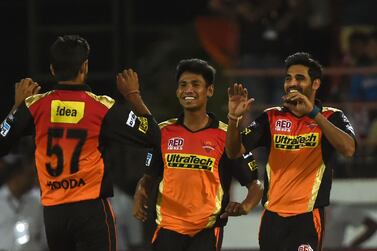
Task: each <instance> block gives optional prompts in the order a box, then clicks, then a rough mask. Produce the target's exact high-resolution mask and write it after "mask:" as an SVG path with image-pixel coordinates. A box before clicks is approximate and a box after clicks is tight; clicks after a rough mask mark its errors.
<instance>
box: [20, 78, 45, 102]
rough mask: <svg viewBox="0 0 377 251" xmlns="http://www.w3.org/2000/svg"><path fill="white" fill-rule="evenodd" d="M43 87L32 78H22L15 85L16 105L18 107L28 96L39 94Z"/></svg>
mask: <svg viewBox="0 0 377 251" xmlns="http://www.w3.org/2000/svg"><path fill="white" fill-rule="evenodd" d="M40 90H41V87H40V86H39V84H38V83H37V82H34V81H33V80H32V79H31V78H24V79H21V80H20V82H17V83H16V84H15V87H14V100H15V101H14V107H18V106H19V105H20V104H21V103H22V102H23V101H24V100H25V99H26V98H27V97H29V96H31V95H34V94H37V93H38V92H39V91H40Z"/></svg>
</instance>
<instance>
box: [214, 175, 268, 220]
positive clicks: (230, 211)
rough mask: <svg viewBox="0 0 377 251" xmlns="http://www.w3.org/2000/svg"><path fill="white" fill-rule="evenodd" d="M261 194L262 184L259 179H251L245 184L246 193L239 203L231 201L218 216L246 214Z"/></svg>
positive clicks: (253, 206) (256, 203)
mask: <svg viewBox="0 0 377 251" xmlns="http://www.w3.org/2000/svg"><path fill="white" fill-rule="evenodd" d="M262 195H263V185H262V183H261V182H260V181H259V180H253V181H251V182H250V183H249V184H248V185H247V195H246V197H245V199H244V200H243V201H242V202H241V203H239V202H234V201H231V202H229V203H228V205H227V206H226V208H225V212H224V213H223V214H221V216H220V218H226V217H228V216H240V215H246V214H248V213H249V212H250V211H251V210H252V209H253V208H255V207H256V206H257V205H258V203H259V201H260V200H261V198H262Z"/></svg>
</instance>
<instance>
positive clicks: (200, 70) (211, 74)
mask: <svg viewBox="0 0 377 251" xmlns="http://www.w3.org/2000/svg"><path fill="white" fill-rule="evenodd" d="M184 72H191V73H195V74H200V75H202V76H203V78H204V80H205V81H206V86H209V85H212V84H214V82H215V75H216V70H215V68H213V67H212V66H211V65H209V64H208V62H207V61H204V60H202V59H198V58H190V59H183V60H181V61H179V63H178V65H177V70H176V81H177V82H178V81H179V78H180V77H181V75H182V73H184Z"/></svg>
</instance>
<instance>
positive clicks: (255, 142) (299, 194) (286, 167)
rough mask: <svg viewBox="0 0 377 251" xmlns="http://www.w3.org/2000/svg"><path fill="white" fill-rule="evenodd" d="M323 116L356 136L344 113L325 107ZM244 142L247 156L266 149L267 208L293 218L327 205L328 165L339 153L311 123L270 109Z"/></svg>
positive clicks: (264, 203)
mask: <svg viewBox="0 0 377 251" xmlns="http://www.w3.org/2000/svg"><path fill="white" fill-rule="evenodd" d="M319 106H320V105H319ZM321 113H322V115H324V116H325V117H326V118H327V119H328V120H329V121H330V122H332V123H333V124H335V125H336V126H337V127H338V128H340V129H341V130H343V131H345V132H347V133H348V134H350V135H351V136H352V137H354V131H353V128H352V126H351V125H350V123H349V121H348V119H347V118H346V117H345V116H344V114H343V112H342V111H340V110H337V109H334V108H329V107H323V108H322V112H321ZM242 142H243V145H244V146H245V148H246V149H247V150H248V151H250V150H252V149H254V148H255V147H258V146H265V147H267V149H268V161H267V164H266V175H265V190H264V196H263V199H262V203H263V205H264V207H265V208H266V209H268V210H269V211H272V212H276V213H278V214H280V215H282V216H290V215H296V214H301V213H305V212H310V211H312V210H313V208H317V207H322V206H326V205H328V204H329V196H330V189H331V181H332V170H331V169H330V168H329V167H328V166H327V165H326V164H327V162H328V161H329V159H330V157H331V156H332V154H333V153H334V151H335V149H334V148H333V147H332V146H331V145H330V143H329V142H328V141H327V139H326V137H325V136H324V135H323V133H322V130H321V128H320V127H319V126H318V125H317V124H316V122H315V121H314V120H313V119H311V118H309V117H307V116H304V117H301V118H299V117H296V116H295V115H293V114H292V113H290V112H289V111H288V110H287V109H285V108H280V107H275V108H271V109H267V110H266V111H265V112H264V113H263V114H262V115H261V116H260V117H259V118H257V119H256V120H255V121H254V122H252V123H251V125H250V126H249V127H247V128H246V129H245V130H243V132H242Z"/></svg>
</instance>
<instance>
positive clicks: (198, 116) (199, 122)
mask: <svg viewBox="0 0 377 251" xmlns="http://www.w3.org/2000/svg"><path fill="white" fill-rule="evenodd" d="M209 121H210V118H209V116H208V114H207V113H206V112H205V111H185V112H184V118H183V124H184V125H185V126H186V127H187V128H189V129H190V130H191V131H198V130H200V129H203V128H205V127H207V126H208V124H209Z"/></svg>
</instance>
